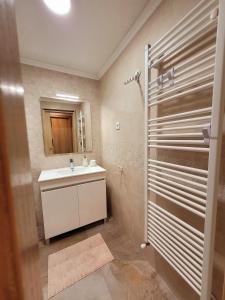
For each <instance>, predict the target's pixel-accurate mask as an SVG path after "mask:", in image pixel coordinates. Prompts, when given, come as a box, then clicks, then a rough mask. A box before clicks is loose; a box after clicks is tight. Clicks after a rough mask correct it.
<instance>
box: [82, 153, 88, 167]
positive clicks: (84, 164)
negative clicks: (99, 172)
mask: <svg viewBox="0 0 225 300" xmlns="http://www.w3.org/2000/svg"><path fill="white" fill-rule="evenodd" d="M82 165H83V167H88V159H87V157H86V155H84V157H83V161H82Z"/></svg>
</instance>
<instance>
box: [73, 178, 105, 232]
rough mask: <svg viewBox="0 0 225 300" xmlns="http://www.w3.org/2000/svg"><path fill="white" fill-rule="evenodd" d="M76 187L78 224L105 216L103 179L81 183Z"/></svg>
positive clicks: (82, 224)
mask: <svg viewBox="0 0 225 300" xmlns="http://www.w3.org/2000/svg"><path fill="white" fill-rule="evenodd" d="M77 188H78V195H79V196H78V197H79V217H80V226H84V225H86V224H90V223H92V222H95V221H97V220H100V219H104V218H106V190H105V180H99V181H94V182H89V183H86V184H81V185H78V187H77ZM102 217H104V218H102Z"/></svg>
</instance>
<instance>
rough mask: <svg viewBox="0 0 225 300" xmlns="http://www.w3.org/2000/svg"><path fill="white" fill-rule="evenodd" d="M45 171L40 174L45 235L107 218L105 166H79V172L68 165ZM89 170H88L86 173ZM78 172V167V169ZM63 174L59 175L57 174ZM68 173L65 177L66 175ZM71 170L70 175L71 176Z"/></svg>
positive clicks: (47, 236)
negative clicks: (81, 167)
mask: <svg viewBox="0 0 225 300" xmlns="http://www.w3.org/2000/svg"><path fill="white" fill-rule="evenodd" d="M58 170H60V171H57V173H56V170H53V171H54V172H55V173H56V174H57V176H58V177H57V178H56V175H55V177H54V176H53V175H51V176H52V177H51V176H49V174H50V173H49V174H48V173H47V172H50V170H49V171H43V172H42V173H41V175H40V177H39V183H40V188H41V200H42V210H43V220H44V232H45V239H46V240H48V239H49V238H51V237H54V236H56V235H59V234H62V233H64V232H67V231H70V230H73V229H76V228H79V227H81V226H84V225H87V224H90V223H93V222H95V221H98V220H101V219H106V218H107V205H106V182H105V170H104V169H103V168H101V167H99V166H97V167H96V173H94V171H93V170H95V169H93V168H92V169H90V173H88V169H85V170H83V169H80V172H83V173H82V174H79V173H78V175H77V176H75V175H74V173H71V174H72V175H71V176H70V173H68V172H70V170H68V172H67V169H63V170H62V169H58ZM84 171H85V172H87V173H84ZM77 172H78V171H77ZM58 174H60V175H58ZM63 174H66V176H65V177H63V176H64V175H63ZM68 174H69V176H68Z"/></svg>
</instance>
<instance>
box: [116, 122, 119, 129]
mask: <svg viewBox="0 0 225 300" xmlns="http://www.w3.org/2000/svg"><path fill="white" fill-rule="evenodd" d="M116 130H120V122H116Z"/></svg>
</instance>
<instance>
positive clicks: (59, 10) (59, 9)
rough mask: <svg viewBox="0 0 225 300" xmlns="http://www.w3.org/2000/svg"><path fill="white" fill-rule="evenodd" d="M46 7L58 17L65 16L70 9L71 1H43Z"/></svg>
mask: <svg viewBox="0 0 225 300" xmlns="http://www.w3.org/2000/svg"><path fill="white" fill-rule="evenodd" d="M43 1H44V3H45V4H46V5H47V7H48V8H49V9H50V10H52V11H53V12H54V13H56V14H58V15H66V14H68V12H69V11H70V9H71V0H43Z"/></svg>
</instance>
